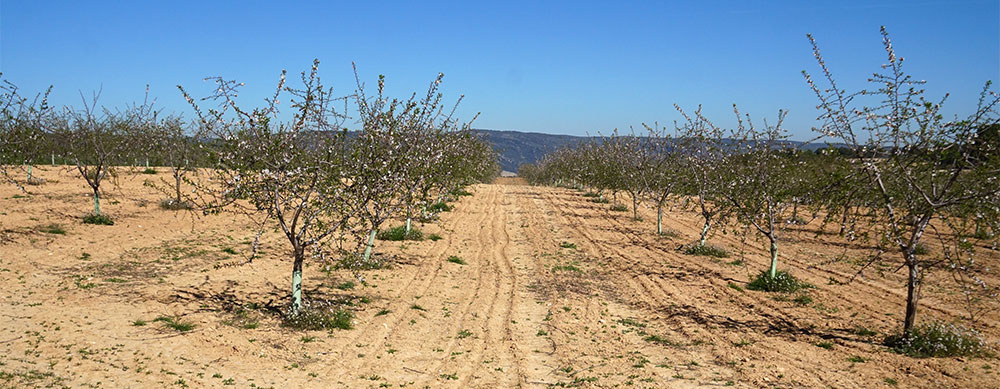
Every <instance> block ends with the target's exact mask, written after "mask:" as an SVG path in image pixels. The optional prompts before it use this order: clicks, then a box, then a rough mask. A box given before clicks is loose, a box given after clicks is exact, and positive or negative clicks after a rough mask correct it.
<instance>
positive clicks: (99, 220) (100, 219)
mask: <svg viewBox="0 0 1000 389" xmlns="http://www.w3.org/2000/svg"><path fill="white" fill-rule="evenodd" d="M83 224H96V225H99V226H111V225H114V224H115V221H114V220H111V217H109V216H108V215H104V214H101V215H94V214H90V215H87V216H84V217H83Z"/></svg>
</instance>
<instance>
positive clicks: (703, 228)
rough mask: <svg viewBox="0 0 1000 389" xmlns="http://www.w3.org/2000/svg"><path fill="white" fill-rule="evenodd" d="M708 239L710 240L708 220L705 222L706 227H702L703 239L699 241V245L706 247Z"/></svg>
mask: <svg viewBox="0 0 1000 389" xmlns="http://www.w3.org/2000/svg"><path fill="white" fill-rule="evenodd" d="M707 238H708V220H707V219H706V220H705V226H704V227H701V239H700V240H698V245H700V246H704V245H705V239H707Z"/></svg>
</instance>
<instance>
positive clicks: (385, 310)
mask: <svg viewBox="0 0 1000 389" xmlns="http://www.w3.org/2000/svg"><path fill="white" fill-rule="evenodd" d="M390 313H392V311H390V310H388V309H385V308H383V309H382V310H381V311H378V313H376V314H375V316H376V317H377V316H385V315H388V314H390Z"/></svg>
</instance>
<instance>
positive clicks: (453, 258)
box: [448, 255, 465, 265]
mask: <svg viewBox="0 0 1000 389" xmlns="http://www.w3.org/2000/svg"><path fill="white" fill-rule="evenodd" d="M448 262H451V263H457V264H459V265H464V264H465V260H464V259H462V258H459V257H458V256H456V255H452V256H450V257H448Z"/></svg>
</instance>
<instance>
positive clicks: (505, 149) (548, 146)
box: [471, 129, 827, 173]
mask: <svg viewBox="0 0 1000 389" xmlns="http://www.w3.org/2000/svg"><path fill="white" fill-rule="evenodd" d="M471 132H472V133H473V134H475V135H476V136H479V137H481V138H483V139H485V140H486V141H487V142H490V143H492V144H493V149H494V150H496V151H497V152H498V153H499V154H500V167H501V168H503V170H505V171H508V172H514V173H516V172H517V167H518V166H520V165H521V164H524V163H535V162H538V160H540V159H542V157H543V156H545V154H548V153H551V152H553V151H555V150H557V149H559V148H560V147H563V146H566V145H569V144H574V143H579V142H585V141H587V140H589V139H590V137H586V136H573V135H552V134H543V133H539V132H521V131H510V130H487V129H473V130H471ZM788 143H790V144H793V145H796V146H798V147H802V148H804V149H806V150H815V149H822V148H826V147H827V145H826V144H824V143H810V144H805V145H804V146H803V142H797V141H788Z"/></svg>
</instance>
